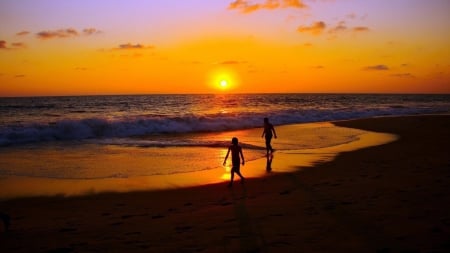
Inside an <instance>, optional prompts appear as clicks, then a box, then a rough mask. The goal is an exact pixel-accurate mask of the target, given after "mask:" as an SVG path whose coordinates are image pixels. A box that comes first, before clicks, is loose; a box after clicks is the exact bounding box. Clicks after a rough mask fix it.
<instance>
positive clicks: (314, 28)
mask: <svg viewBox="0 0 450 253" xmlns="http://www.w3.org/2000/svg"><path fill="white" fill-rule="evenodd" d="M326 27H327V25H326V24H325V22H323V21H317V22H314V23H313V24H311V25H310V26H299V27H298V28H297V31H298V32H300V33H311V34H313V35H319V34H321V33H322V32H323V31H324V30H325V28H326Z"/></svg>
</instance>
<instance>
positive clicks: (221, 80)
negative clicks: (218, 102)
mask: <svg viewBox="0 0 450 253" xmlns="http://www.w3.org/2000/svg"><path fill="white" fill-rule="evenodd" d="M208 83H209V85H210V87H211V89H213V90H215V91H216V92H221V93H223V92H227V93H228V92H234V91H235V90H236V88H237V87H238V85H239V82H238V79H237V76H236V73H235V72H234V71H233V70H230V69H224V68H221V69H216V70H213V71H211V72H210V74H209V80H208Z"/></svg>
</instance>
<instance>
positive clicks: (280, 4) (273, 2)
mask: <svg viewBox="0 0 450 253" xmlns="http://www.w3.org/2000/svg"><path fill="white" fill-rule="evenodd" d="M281 8H283V9H284V8H307V5H305V4H304V3H303V1H302V0H265V1H264V2H261V1H259V3H252V2H251V1H247V0H235V1H234V2H231V3H230V4H229V5H228V9H229V10H238V11H240V12H241V13H251V12H254V11H258V10H264V9H265V10H275V9H281Z"/></svg>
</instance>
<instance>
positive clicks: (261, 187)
mask: <svg viewBox="0 0 450 253" xmlns="http://www.w3.org/2000/svg"><path fill="white" fill-rule="evenodd" d="M333 124H335V125H337V126H340V127H348V128H357V129H361V130H367V131H374V132H380V133H391V134H395V135H397V136H398V137H399V138H398V140H396V141H394V142H390V143H388V144H385V145H379V146H374V147H369V148H364V149H359V150H356V151H350V152H343V153H340V154H338V156H337V157H336V158H335V159H333V160H331V161H326V162H323V163H318V164H315V165H314V166H312V167H309V168H302V169H299V170H298V171H296V172H285V173H281V172H277V166H282V164H283V161H281V160H277V159H281V158H282V156H280V157H277V154H276V153H275V158H274V162H273V172H272V173H270V175H268V176H264V177H261V178H251V179H248V180H246V182H245V183H244V184H241V183H240V182H238V181H237V182H235V184H234V185H233V187H232V188H227V187H226V185H227V183H228V182H222V183H215V184H210V185H203V186H196V187H187V188H178V189H169V190H158V191H134V192H124V193H99V194H90V195H83V196H73V197H64V196H54V197H30V198H19V199H11V200H5V201H2V202H0V212H2V213H4V214H7V215H8V216H10V218H11V224H10V227H9V230H8V231H5V232H2V233H0V251H1V252H448V251H450V213H449V212H448V210H449V208H450V194H449V193H450V159H449V156H448V151H449V148H448V144H449V133H448V129H450V116H449V115H424V116H404V117H402V116H396V117H377V118H368V119H357V120H348V121H336V122H333ZM289 157H290V159H292V160H291V161H289V163H295V159H298V158H296V156H295V155H292V156H289ZM277 163H278V165H277ZM245 169H246V167H245V166H244V167H243V168H242V173H243V175H244V176H245V175H246V174H245ZM280 170H282V168H281V167H280ZM0 228H1V225H0Z"/></svg>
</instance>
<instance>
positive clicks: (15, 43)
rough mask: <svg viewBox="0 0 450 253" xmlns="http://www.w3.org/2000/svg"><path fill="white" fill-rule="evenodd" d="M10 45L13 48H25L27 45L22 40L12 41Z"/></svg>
mask: <svg viewBox="0 0 450 253" xmlns="http://www.w3.org/2000/svg"><path fill="white" fill-rule="evenodd" d="M11 46H12V47H14V48H26V47H27V45H25V43H23V42H13V43H11Z"/></svg>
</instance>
